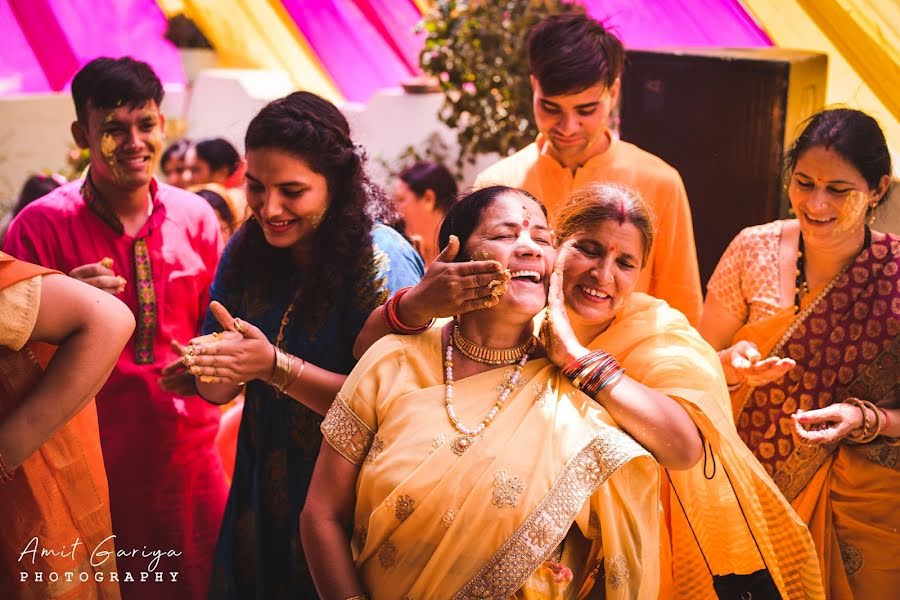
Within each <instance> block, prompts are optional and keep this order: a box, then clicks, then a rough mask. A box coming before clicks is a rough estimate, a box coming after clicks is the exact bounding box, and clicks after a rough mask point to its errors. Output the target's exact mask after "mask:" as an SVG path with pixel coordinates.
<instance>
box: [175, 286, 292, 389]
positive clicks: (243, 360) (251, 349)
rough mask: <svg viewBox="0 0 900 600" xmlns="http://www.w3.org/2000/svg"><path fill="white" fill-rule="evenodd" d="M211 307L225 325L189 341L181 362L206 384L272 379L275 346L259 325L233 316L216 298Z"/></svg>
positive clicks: (215, 315)
mask: <svg viewBox="0 0 900 600" xmlns="http://www.w3.org/2000/svg"><path fill="white" fill-rule="evenodd" d="M209 310H210V312H212V314H213V316H214V317H215V318H216V320H217V321H218V322H219V324H220V325H222V327H223V328H224V331H222V332H219V333H211V334H208V335H202V336H200V337H196V338H194V339H192V340H191V341H190V343H189V344H188V346H187V348H186V349H185V352H184V354H183V355H182V358H181V359H182V361H183V362H184V364H185V366H186V367H187V368H188V369H189V370H190V372H191V373H192V374H193V375H195V376H196V377H198V378H199V379H200V381H201V382H203V383H221V384H230V385H243V384H244V383H245V382H247V381H251V380H253V379H261V380H263V381H269V379H271V377H272V372H273V369H274V365H275V346H273V345H272V344H271V342H269V340H268V338H267V337H266V335H265V334H264V333H263V332H262V331H260V330H259V328H258V327H256V326H254V325H251V324H250V323H247V322H246V321H243V320H241V319H235V318H234V317H232V316H231V314H230V313H229V312H228V309H226V308H225V307H224V306H223V305H222V304H220V303H219V302H216V301H213V302H211V303H210V305H209Z"/></svg>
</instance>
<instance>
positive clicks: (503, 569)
mask: <svg viewBox="0 0 900 600" xmlns="http://www.w3.org/2000/svg"><path fill="white" fill-rule="evenodd" d="M511 373H512V368H499V369H494V370H491V371H488V372H485V373H481V374H478V375H474V376H471V377H467V378H464V379H462V380H459V381H457V382H455V384H454V398H455V399H456V402H455V406H456V410H457V414H458V415H459V418H460V420H461V421H462V422H477V420H478V419H480V418H481V417H482V416H483V415H484V413H485V412H486V411H487V410H488V409H489V408H490V407H491V406H492V405H493V403H494V402H495V401H496V399H497V395H498V394H499V391H498V389H499V387H500V386H502V385H503V384H504V383H505V381H506V379H505V378H508V377H509V376H510V375H511ZM322 431H323V433H324V435H325V439H327V440H328V442H329V443H330V444H331V445H332V446H333V447H334V448H335V449H336V450H337V451H338V452H340V453H341V454H342V455H343V456H344V457H346V458H348V459H349V460H351V461H352V462H354V463H355V464H358V465H360V472H359V479H358V483H357V497H356V512H355V526H354V532H353V536H352V550H353V556H354V559H355V561H356V565H357V569H358V570H359V572H360V575H361V577H362V580H363V582H364V584H365V586H366V589H367V591H368V594H369V597H370V598H372V599H373V600H379V599H382V598H384V599H398V598H404V599H410V600H420V599H421V600H424V599H440V598H466V599H468V598H479V599H481V598H497V599H501V598H510V597H515V598H545V599H555V598H585V597H587V596H588V594H589V593H590V592H591V590H592V588H593V587H595V586H594V584H595V583H596V587H598V588H602V592H601V594H600V597H603V595H604V594H605V597H606V598H656V596H657V592H658V567H659V565H658V536H659V523H658V510H657V506H658V502H659V479H658V469H657V466H656V463H655V461H653V459H652V457H650V455H649V454H648V453H647V452H646V450H644V449H643V448H642V447H640V446H639V445H638V444H637V443H636V442H634V440H632V439H631V438H630V437H628V436H627V435H625V434H624V433H623V432H622V431H621V430H620V429H618V428H617V427H616V425H615V424H614V423H613V421H612V420H611V419H610V417H609V416H608V414H607V413H606V411H605V410H603V409H602V408H601V407H600V406H599V405H598V404H596V403H595V402H594V401H593V400H591V399H589V398H588V397H587V396H584V395H583V394H581V393H580V392H579V391H578V390H576V389H575V388H573V387H572V385H571V384H570V383H569V382H568V380H566V379H565V378H562V377H561V376H560V375H559V370H558V369H557V368H555V367H554V366H553V365H551V364H550V363H549V362H548V361H547V360H546V359H541V360H533V361H530V362H528V363H527V364H526V365H525V367H524V369H523V371H522V378H521V379H520V383H519V384H517V385H516V386H515V389H514V390H513V391H512V393H511V394H510V396H509V398H508V400H507V402H506V404H505V406H504V407H503V409H502V410H501V411H500V412H499V413H498V414H497V416H496V418H495V419H494V420H493V422H492V423H491V426H490V427H488V428H487V429H486V430H485V431H484V432H483V433H482V434H481V435H480V436H478V437H477V438H476V440H475V442H474V444H472V446H471V447H469V448H468V449H466V450H465V451H464V452H462V453H461V454H459V455H458V454H456V452H455V451H454V450H453V448H452V444H451V441H452V439H453V437H454V436H455V434H456V432H455V430H454V429H453V427H452V426H451V424H450V422H449V420H448V418H447V415H446V413H445V409H444V385H443V373H442V345H441V331H440V330H439V329H434V330H432V331H429V332H427V333H425V334H422V335H418V336H409V337H398V336H387V337H385V338H383V339H382V340H380V341H379V342H378V343H377V344H375V345H374V346H373V347H372V348H371V349H370V350H369V351H368V352H367V353H366V354H365V356H363V358H362V360H361V361H360V362H359V364H358V365H357V367H356V368H355V369H354V371H353V372H352V373H351V375H350V377H349V378H348V379H347V382H346V383H345V385H344V387H343V388H342V390H341V393H340V394H339V395H338V398H337V399H336V400H335V403H334V405H333V407H332V409H331V410H330V411H329V413H328V415H327V416H326V418H325V421H324V422H323V424H322Z"/></svg>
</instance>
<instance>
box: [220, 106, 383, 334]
mask: <svg viewBox="0 0 900 600" xmlns="http://www.w3.org/2000/svg"><path fill="white" fill-rule="evenodd" d="M245 147H246V149H247V152H248V154H249V153H251V152H253V151H254V150H260V149H275V150H280V151H282V152H285V153H288V154H290V155H292V156H295V157H297V158H299V159H301V160H303V161H304V162H305V163H306V164H307V165H308V166H309V168H310V169H311V170H313V171H314V172H316V173H318V174H320V175H322V176H324V177H325V179H326V181H327V185H328V198H329V202H328V208H327V209H326V211H325V215H324V217H323V219H322V222H321V223H320V224H319V226H318V228H317V229H316V230H315V232H314V233H313V234H312V235H313V238H312V260H311V261H310V262H309V264H305V265H301V264H299V263H298V261H297V260H296V254H295V252H294V249H292V248H275V247H273V246H271V245H269V244H268V242H266V239H265V236H264V235H263V231H262V228H261V226H260V224H259V222H258V221H257V220H256V219H255V218H252V217H251V218H250V219H248V220H247V221H245V222H244V224H243V225H242V226H241V228H240V229H239V230H238V233H237V234H235V238H234V241H233V247H232V249H231V255H232V259H231V264H230V267H229V268H228V269H227V270H226V271H225V272H224V273H223V277H224V280H225V282H226V286H227V287H229V288H231V289H239V290H242V297H241V299H240V303H241V309H243V310H244V311H245V312H246V313H247V314H248V315H253V314H254V313H258V312H259V311H261V310H263V309H264V308H265V306H266V304H267V303H271V299H272V298H273V297H275V296H276V295H277V294H278V292H280V291H282V290H284V289H285V287H289V289H290V290H291V291H292V292H293V293H295V294H299V295H301V296H302V299H301V300H299V302H301V303H302V306H303V310H299V311H295V313H294V315H295V318H296V319H297V321H298V323H300V324H301V325H302V326H303V327H304V328H305V329H306V330H307V331H310V332H315V331H316V330H317V329H318V328H319V327H321V326H322V325H323V324H324V322H325V319H326V318H327V316H328V314H329V313H330V311H331V310H332V309H333V308H334V307H335V306H336V305H337V303H338V299H339V298H341V296H342V294H343V291H344V290H345V289H348V288H355V289H358V290H361V297H363V298H374V297H377V295H378V289H376V282H375V281H373V280H372V278H371V277H370V275H371V270H372V265H373V260H374V254H373V249H372V227H373V224H374V222H375V220H377V219H379V218H380V217H383V216H385V215H387V214H388V212H389V211H388V210H387V208H386V206H387V205H388V202H387V199H386V197H385V195H384V193H383V192H382V191H381V190H380V188H378V187H377V186H375V185H373V184H372V183H371V182H370V180H369V178H368V176H367V175H366V173H365V170H364V160H365V159H364V154H363V152H362V151H361V150H360V149H358V147H356V146H354V144H353V141H352V140H351V139H350V126H349V125H348V123H347V120H346V119H345V118H344V116H343V115H342V114H341V112H340V111H339V110H338V109H337V108H336V107H335V106H334V105H333V104H332V103H331V102H328V101H327V100H324V99H322V98H320V97H318V96H316V95H315V94H311V93H309V92H294V93H293V94H290V95H289V96H286V97H284V98H281V99H279V100H275V101H273V102H270V103H269V104H268V105H266V106H265V107H264V108H263V109H262V110H261V111H260V112H259V114H257V115H256V116H255V117H254V118H253V120H252V121H251V122H250V125H249V126H248V128H247V135H246V139H245ZM371 308H374V306H373V307H371Z"/></svg>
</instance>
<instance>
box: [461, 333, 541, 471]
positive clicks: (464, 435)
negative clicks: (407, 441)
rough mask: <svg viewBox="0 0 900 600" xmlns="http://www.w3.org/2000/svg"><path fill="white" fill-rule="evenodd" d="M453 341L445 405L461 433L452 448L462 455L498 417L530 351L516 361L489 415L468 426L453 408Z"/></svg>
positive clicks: (517, 380)
mask: <svg viewBox="0 0 900 600" xmlns="http://www.w3.org/2000/svg"><path fill="white" fill-rule="evenodd" d="M532 339H534V338H532ZM453 343H454V341H453V339H452V338H451V339H450V343H449V344H447V354H446V356H445V362H444V367H445V371H444V376H445V378H446V380H447V384H446V386H445V388H444V407H445V408H446V410H447V417H449V418H450V424H451V425H453V428H454V429H456V431H458V432H459V435H458V436H456V437H455V438H453V441H452V442H450V449H451V450H453V453H454V454H456V455H457V456H462V453H463V452H465V451H466V450H467V449H468V448H469V447H470V446H471V445H472V443H473V442H474V441H475V438H476V437H477V436H478V435H479V434H480V433H481V432H482V431H484V430H485V429H486V428H487V426H488V425H490V424H491V421H493V420H494V417H496V416H497V413H498V412H500V409H501V408H503V404H504V403H505V402H506V399H507V398H509V394H510V393H511V392H512V390H513V388H514V387H516V384H517V383H518V382H519V378H520V377H521V376H522V368H523V367H524V366H525V363H526V362H528V353H527V352H526V353H524V354H522V355H521V356H520V357H519V359H518V360H517V361H516V362H517V363H518V364H517V365H516V370H515V372H514V373H513V374H512V377H510V378H509V381H507V382H506V384H505V385H504V386H503V389H502V390H501V391H500V397H499V398H498V399H497V402H495V403H494V406H493V407H491V409H490V410H489V411H488V413H487V415H485V417H484V418H483V419H482V420H481V422H480V423H479V424H478V425H476V426H475V427H466V426H465V425H463V424H462V423H460V422H459V419H458V418H456V410H455V409H454V408H453Z"/></svg>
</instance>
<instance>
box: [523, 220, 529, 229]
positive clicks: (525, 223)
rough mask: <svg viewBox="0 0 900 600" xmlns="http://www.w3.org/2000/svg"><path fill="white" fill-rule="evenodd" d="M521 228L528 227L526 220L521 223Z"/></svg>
mask: <svg viewBox="0 0 900 600" xmlns="http://www.w3.org/2000/svg"><path fill="white" fill-rule="evenodd" d="M522 227H528V219H525V220H524V221H522Z"/></svg>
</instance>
